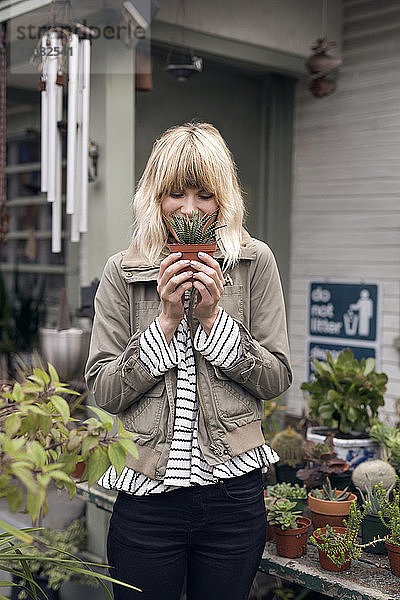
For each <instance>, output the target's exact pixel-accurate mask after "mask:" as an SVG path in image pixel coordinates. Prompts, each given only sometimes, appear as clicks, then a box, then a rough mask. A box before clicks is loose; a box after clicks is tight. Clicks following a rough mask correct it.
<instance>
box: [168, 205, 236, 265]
mask: <svg viewBox="0 0 400 600" xmlns="http://www.w3.org/2000/svg"><path fill="white" fill-rule="evenodd" d="M217 215H218V209H217V210H215V211H214V212H212V213H206V214H205V215H203V216H200V212H199V211H196V212H195V211H192V214H191V215H178V214H177V213H176V211H174V212H171V213H170V214H169V216H168V217H166V216H165V215H164V216H163V219H164V221H165V222H166V223H167V224H168V225H169V226H170V228H171V229H172V230H173V232H174V234H175V236H176V239H177V240H179V241H177V242H172V243H169V244H168V248H169V249H170V251H171V252H181V253H182V259H183V260H197V259H198V256H197V253H198V252H205V253H206V254H209V255H210V256H213V255H214V252H215V250H216V249H217V239H216V231H217V229H220V228H221V227H225V226H224V225H218V224H217V223H218V221H217Z"/></svg>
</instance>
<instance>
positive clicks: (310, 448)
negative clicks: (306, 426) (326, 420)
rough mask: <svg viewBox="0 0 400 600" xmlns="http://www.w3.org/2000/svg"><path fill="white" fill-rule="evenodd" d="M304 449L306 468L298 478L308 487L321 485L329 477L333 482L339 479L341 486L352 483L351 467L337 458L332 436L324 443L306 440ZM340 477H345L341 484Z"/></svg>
mask: <svg viewBox="0 0 400 600" xmlns="http://www.w3.org/2000/svg"><path fill="white" fill-rule="evenodd" d="M303 449H304V461H305V463H306V467H304V468H303V469H299V470H298V471H297V473H296V477H297V478H298V479H300V480H301V481H303V482H304V483H305V485H306V486H307V487H309V488H312V487H315V486H317V485H321V484H322V483H323V482H324V481H325V480H326V478H327V477H330V478H331V480H332V478H333V477H337V481H339V485H342V484H345V483H347V484H348V483H350V480H351V473H349V468H350V465H349V463H348V462H347V461H345V460H343V459H342V458H338V457H337V456H336V452H335V450H334V447H333V435H332V434H331V435H328V436H327V437H326V439H325V441H324V442H312V441H311V440H306V441H305V442H304V443H303ZM347 473H349V475H348V477H346V476H347ZM340 475H343V476H345V477H343V480H342V481H341V482H340V479H339V476H340Z"/></svg>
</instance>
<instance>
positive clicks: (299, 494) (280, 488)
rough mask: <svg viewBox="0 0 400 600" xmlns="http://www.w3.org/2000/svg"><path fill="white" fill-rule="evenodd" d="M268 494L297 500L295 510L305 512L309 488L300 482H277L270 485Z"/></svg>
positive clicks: (273, 496) (293, 500)
mask: <svg viewBox="0 0 400 600" xmlns="http://www.w3.org/2000/svg"><path fill="white" fill-rule="evenodd" d="M267 489H268V496H269V497H272V498H286V499H287V500H291V501H292V502H295V510H300V511H301V512H303V510H304V508H305V505H306V503H307V488H306V487H305V486H300V485H299V484H298V483H295V484H291V483H276V484H275V485H270V486H268V488H267Z"/></svg>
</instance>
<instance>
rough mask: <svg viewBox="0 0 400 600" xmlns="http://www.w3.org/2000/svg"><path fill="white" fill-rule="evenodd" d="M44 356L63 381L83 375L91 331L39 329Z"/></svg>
mask: <svg viewBox="0 0 400 600" xmlns="http://www.w3.org/2000/svg"><path fill="white" fill-rule="evenodd" d="M39 338H40V349H41V353H42V356H43V358H44V359H45V360H46V361H47V362H49V363H51V364H52V365H53V366H54V367H55V369H56V371H57V373H58V375H59V376H60V379H61V380H62V381H66V382H68V381H70V380H72V379H76V378H79V377H82V375H83V369H84V367H85V363H86V360H87V356H88V353H89V341H90V331H85V330H83V329H75V328H71V329H63V330H62V331H58V330H57V329H50V328H46V327H42V328H41V329H39Z"/></svg>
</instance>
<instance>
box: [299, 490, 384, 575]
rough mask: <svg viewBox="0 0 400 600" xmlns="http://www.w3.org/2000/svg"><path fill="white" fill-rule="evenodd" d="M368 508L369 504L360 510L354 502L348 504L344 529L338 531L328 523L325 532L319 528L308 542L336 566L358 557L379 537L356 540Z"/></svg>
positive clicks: (379, 540) (377, 540) (378, 540)
mask: <svg viewBox="0 0 400 600" xmlns="http://www.w3.org/2000/svg"><path fill="white" fill-rule="evenodd" d="M368 510H369V505H368V503H367V505H366V506H365V507H364V509H363V510H362V511H361V510H359V509H358V508H357V505H356V502H355V501H353V502H352V503H351V504H350V512H349V518H348V520H345V531H344V533H339V532H337V531H335V528H333V527H331V526H330V525H327V526H326V533H325V534H323V533H322V531H321V528H318V529H317V530H316V533H317V535H318V538H319V539H317V538H316V537H315V536H314V535H312V536H311V537H310V542H311V543H312V544H314V546H317V548H318V549H319V550H322V552H324V553H325V554H326V555H327V557H328V558H329V559H330V560H331V561H332V562H333V563H334V564H335V565H337V566H338V567H341V566H342V565H343V564H344V563H345V562H346V561H348V560H349V559H352V558H354V559H358V558H360V556H361V553H362V551H363V549H364V548H366V547H368V546H373V545H375V544H376V543H378V542H381V541H382V540H381V539H376V540H373V541H372V542H368V543H367V544H359V543H358V542H357V536H358V531H359V529H360V526H361V523H362V520H363V518H364V516H365V514H366V513H367V511H368Z"/></svg>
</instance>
